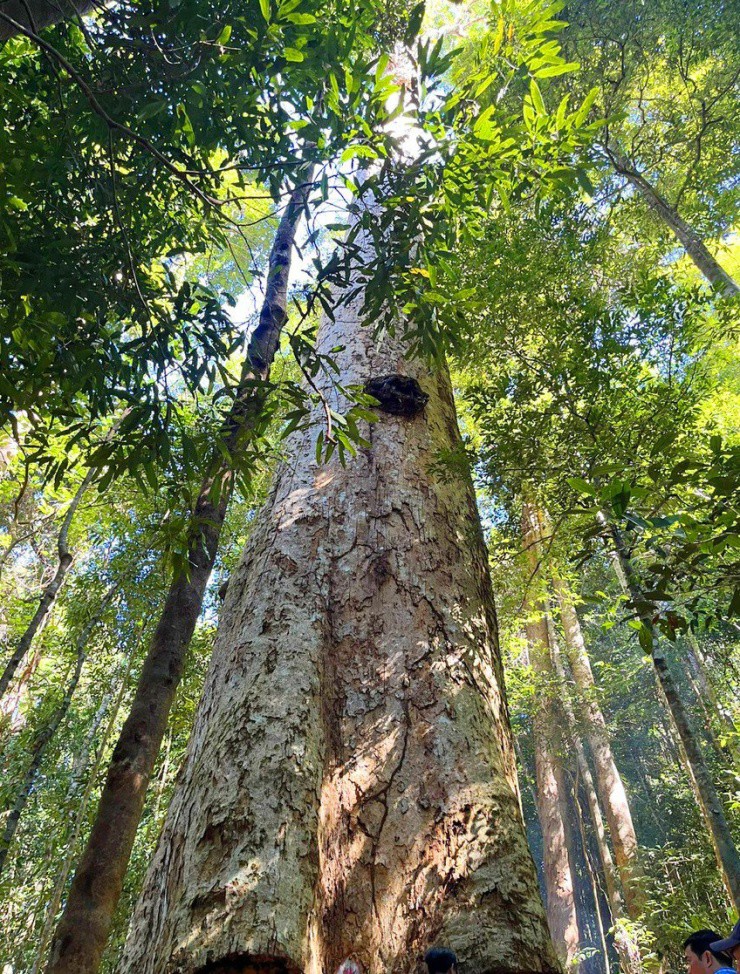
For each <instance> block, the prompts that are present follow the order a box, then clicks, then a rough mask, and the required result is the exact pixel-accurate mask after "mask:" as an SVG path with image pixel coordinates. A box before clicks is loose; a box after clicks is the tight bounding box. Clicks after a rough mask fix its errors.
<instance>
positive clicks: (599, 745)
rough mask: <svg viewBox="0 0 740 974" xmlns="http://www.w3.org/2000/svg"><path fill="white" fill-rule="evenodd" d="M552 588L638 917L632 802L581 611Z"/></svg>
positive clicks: (628, 896) (640, 903)
mask: <svg viewBox="0 0 740 974" xmlns="http://www.w3.org/2000/svg"><path fill="white" fill-rule="evenodd" d="M553 587H554V589H555V592H556V595H557V598H558V604H559V606H560V616H561V619H562V623H563V632H564V635H565V646H566V650H567V653H568V661H569V663H570V666H571V671H572V673H573V677H574V679H575V682H576V686H577V687H578V691H579V695H580V700H579V702H580V703H582V704H583V707H584V709H585V717H586V720H585V733H586V739H587V741H588V745H589V747H590V748H591V754H592V755H593V759H594V770H595V774H596V788H597V791H598V795H599V800H600V801H601V805H602V807H603V808H604V812H605V814H606V821H607V824H608V825H609V834H610V836H611V840H612V843H613V845H614V858H615V859H616V864H617V869H618V870H619V876H620V879H621V883H622V888H623V890H624V900H625V906H626V908H627V912H628V914H629V916H631V917H632V918H633V919H634V918H636V917H637V916H639V914H640V913H641V912H642V911H643V909H644V906H645V896H644V890H643V889H642V885H641V879H642V876H643V873H642V869H641V866H640V858H639V847H638V844H637V835H636V833H635V827H634V825H633V823H632V814H631V812H630V806H629V799H628V798H627V792H626V790H625V787H624V783H623V781H622V776H621V775H620V773H619V769H618V768H617V764H616V761H615V760H614V754H613V752H612V747H611V742H610V740H609V731H608V729H607V726H606V721H605V720H604V714H603V713H602V711H601V707H600V706H599V702H598V696H597V689H596V683H595V681H594V676H593V672H592V670H591V662H590V660H589V657H588V651H587V650H586V644H585V642H584V640H583V632H582V631H581V625H580V622H579V621H578V613H577V612H576V609H575V606H574V605H573V601H572V599H571V597H570V593H569V591H568V587H567V585H566V583H565V582H564V581H563V580H562V579H558V578H555V579H554V580H553ZM584 783H585V777H584Z"/></svg>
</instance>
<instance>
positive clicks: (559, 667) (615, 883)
mask: <svg viewBox="0 0 740 974" xmlns="http://www.w3.org/2000/svg"><path fill="white" fill-rule="evenodd" d="M562 585H563V583H562V582H561V583H560V588H561V590H562ZM571 608H572V606H571ZM573 612H574V613H575V609H573ZM576 621H577V620H576ZM579 631H580V627H579ZM549 635H550V655H551V659H552V665H553V670H554V672H555V676H556V677H557V680H558V682H559V684H560V687H561V688H562V693H561V695H560V698H559V699H560V703H561V707H562V711H563V714H564V716H565V720H566V724H567V732H568V738H569V740H570V743H571V745H572V747H573V750H574V752H575V755H576V762H577V765H578V774H579V777H580V779H581V784H582V787H583V791H584V794H585V795H586V801H587V803H588V810H589V815H590V816H591V824H592V825H593V829H594V837H595V839H596V847H597V849H598V850H599V859H600V861H601V870H602V873H603V876H604V885H605V887H606V897H607V901H608V903H609V910H610V912H611V915H612V922H613V927H614V946H615V948H616V950H617V953H618V955H619V963H620V967H621V969H622V971H623V972H624V974H637V972H639V971H641V970H642V961H641V958H640V951H639V947H638V945H637V944H636V943H635V940H634V937H633V936H632V934H631V931H630V930H629V928H628V926H625V924H624V923H623V922H622V921H623V920H624V918H625V914H626V912H627V911H626V909H625V900H626V896H625V895H624V888H623V886H622V885H621V883H620V875H619V874H618V873H617V868H616V866H615V864H614V858H613V857H612V852H611V849H610V848H609V841H608V839H607V835H606V829H605V827H604V817H603V815H602V812H601V805H600V804H599V795H598V793H597V785H596V784H595V782H594V777H593V775H592V774H591V768H590V766H589V763H588V758H587V756H586V750H585V748H584V746H583V742H582V741H581V738H580V735H579V731H578V720H577V718H576V713H575V710H574V708H573V703H572V700H571V695H570V680H569V679H568V673H567V672H566V669H565V664H564V662H563V659H562V656H561V654H560V648H559V646H558V643H557V639H556V638H555V637H554V633H553V632H552V630H550V633H549ZM566 645H567V642H566ZM584 653H585V646H584ZM586 659H587V661H588V657H586ZM589 671H590V666H589ZM579 689H580V688H579ZM600 712H601V711H599V713H600ZM602 720H603V715H602ZM604 729H605V730H606V726H604ZM592 753H593V748H592ZM594 765H595V766H596V767H597V774H598V762H597V761H596V759H595V758H594ZM615 770H616V769H615ZM620 780H621V779H620ZM576 801H577V802H578V791H577V789H576ZM630 822H631V820H630ZM610 834H611V836H612V842H614V833H613V832H611V833H610ZM584 856H585V857H586V861H587V864H588V865H589V871H591V866H590V863H589V860H588V849H587V846H586V841H585V837H584ZM629 878H630V879H632V878H633V875H632V874H631V873H630V874H629ZM595 902H596V906H597V911H598V897H597V896H595ZM599 919H600V915H599Z"/></svg>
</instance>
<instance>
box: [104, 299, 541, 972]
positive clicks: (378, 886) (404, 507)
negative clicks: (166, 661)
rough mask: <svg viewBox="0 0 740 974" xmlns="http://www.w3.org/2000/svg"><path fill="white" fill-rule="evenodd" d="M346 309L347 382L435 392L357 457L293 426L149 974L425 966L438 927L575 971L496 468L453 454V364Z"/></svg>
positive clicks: (235, 614) (197, 734)
mask: <svg viewBox="0 0 740 974" xmlns="http://www.w3.org/2000/svg"><path fill="white" fill-rule="evenodd" d="M336 317H337V320H336V322H335V323H332V322H329V321H324V323H323V325H322V328H321V334H320V346H321V349H322V350H323V351H325V352H326V351H328V350H329V349H331V348H333V347H334V346H337V345H340V344H344V345H345V346H346V347H345V350H344V351H343V352H341V353H340V354H339V355H337V356H336V358H337V361H338V363H339V365H340V367H341V371H342V381H343V382H344V383H358V384H360V385H363V386H364V385H365V384H366V383H368V382H369V381H371V380H372V379H373V378H375V377H382V378H383V393H384V395H385V394H388V395H389V396H390V399H391V400H392V399H393V389H392V388H391V387H389V385H388V381H389V379H390V378H391V377H393V376H394V375H399V374H400V375H403V376H405V377H406V379H416V380H417V382H418V384H419V389H420V390H421V392H420V393H419V391H418V390H417V389H416V387H415V386H414V385H413V384H410V385H409V384H408V383H404V384H402V388H401V389H400V393H401V394H402V397H403V399H404V402H405V403H408V401H409V399H411V400H414V403H415V405H414V408H413V409H411V408H408V409H406V408H404V409H399V410H389V409H387V408H386V409H379V410H378V417H379V418H378V421H377V423H375V424H372V425H370V427H369V429H368V430H367V433H366V435H367V437H368V439H369V440H370V444H371V445H370V446H369V447H368V448H367V449H362V450H361V451H360V452H359V454H358V456H357V457H356V458H355V459H350V460H349V461H348V463H347V466H346V467H342V466H341V464H340V463H339V462H338V460H337V459H336V457H335V458H334V459H333V460H332V461H331V462H329V463H328V464H326V465H323V466H322V465H319V464H317V463H316V462H315V460H314V443H315V438H316V435H317V427H316V426H314V427H313V428H312V429H310V430H308V431H298V432H297V433H295V434H294V435H293V438H292V442H291V445H290V456H289V459H288V461H287V462H286V463H285V464H284V465H283V467H282V469H281V470H280V472H279V473H278V476H277V479H276V482H275V484H274V487H273V491H272V495H271V498H270V500H269V502H268V504H267V505H266V507H265V509H264V510H263V511H262V513H261V515H260V518H259V521H258V524H256V525H255V527H254V529H253V532H252V534H251V537H250V541H249V544H248V546H247V549H246V551H245V552H244V554H243V556H242V559H241V562H240V564H239V566H238V568H237V569H236V570H235V572H234V574H233V575H232V578H231V582H230V584H229V587H228V592H227V595H226V600H225V604H224V608H223V616H222V620H221V625H220V629H219V635H218V639H217V644H216V649H215V652H214V656H213V660H212V663H211V667H210V670H209V673H208V676H207V678H206V685H205V690H204V694H203V698H202V701H201V704H200V708H199V711H198V715H197V718H196V723H195V728H194V731H193V735H192V739H191V742H190V746H189V750H188V754H187V758H186V761H185V765H184V767H183V770H182V772H181V776H180V779H179V782H178V785H177V788H176V792H175V795H174V798H173V801H172V804H171V807H170V810H169V813H168V816H167V820H166V824H165V827H164V831H163V835H162V837H161V840H160V842H159V846H158V849H157V852H156V854H155V857H154V860H153V863H152V865H151V868H150V870H149V874H148V877H147V879H146V882H145V886H144V890H143V893H142V896H141V899H140V902H139V904H138V907H137V909H136V911H135V915H134V919H133V922H132V928H131V931H130V934H129V939H128V943H127V946H126V949H125V954H124V960H123V964H122V968H121V970H122V971H124V972H127V974H133V972H136V974H154V972H156V974H164V972H167V974H174V972H178V974H206V972H211V974H216V972H220V974H226V972H235V974H236V972H239V974H245V972H248V971H249V972H251V971H257V970H259V971H266V972H267V971H273V972H276V971H286V972H297V971H304V972H306V974H319V972H326V974H334V972H336V971H337V968H338V967H339V966H340V964H341V963H342V962H343V961H344V960H346V959H348V958H351V959H353V960H354V961H356V962H357V963H358V964H359V965H360V967H361V969H362V970H363V972H367V974H381V972H382V974H385V972H388V971H393V972H398V974H403V972H416V971H418V970H421V966H420V965H421V958H422V956H423V953H424V951H425V950H426V949H427V948H428V947H430V946H432V945H434V944H438V945H444V946H448V947H452V948H453V949H454V950H456V951H457V953H458V955H459V956H460V958H461V960H462V961H464V964H465V971H466V972H467V974H483V972H494V971H501V972H504V971H505V972H525V971H532V972H534V971H538V972H539V971H554V970H556V968H557V962H556V960H555V956H554V952H553V949H552V945H551V943H550V940H549V936H548V932H547V927H546V924H545V920H544V915H543V909H542V905H541V901H540V897H539V893H538V890H537V881H536V876H535V871H534V868H533V864H532V861H531V857H530V854H529V851H528V848H527V844H526V839H525V834H524V828H523V824H522V819H521V814H520V809H519V800H518V792H517V784H516V779H515V770H514V758H513V752H512V745H511V740H510V731H509V724H508V715H507V711H506V704H505V700H504V694H503V683H502V675H501V665H500V660H499V655H498V647H497V642H496V629H495V614H494V607H493V599H492V593H491V590H490V583H489V576H488V570H487V557H486V549H485V546H484V543H483V539H482V536H481V531H480V525H479V520H478V515H477V510H476V506H475V499H474V495H473V489H472V484H471V481H470V478H469V476H468V475H467V474H466V473H465V474H463V473H461V472H460V471H459V469H458V468H457V466H455V467H450V469H446V470H443V471H440V470H439V456H440V451H441V450H449V449H452V448H456V447H457V446H458V445H459V442H460V440H459V433H458V429H457V423H456V418H455V407H454V403H453V399H452V393H451V388H450V383H449V378H448V375H447V372H446V370H445V369H443V368H442V369H439V370H437V371H436V372H433V373H431V372H429V371H428V369H427V368H426V367H425V365H424V364H423V363H421V362H418V361H413V362H408V361H406V360H405V359H404V357H403V346H402V344H401V342H400V341H399V340H398V339H385V340H384V342H383V343H382V344H378V343H376V342H375V341H374V339H373V336H372V331H371V329H368V328H363V327H362V326H361V324H360V319H359V313H358V308H357V306H354V307H349V308H344V309H340V310H338V311H337V316H336ZM391 386H392V382H391ZM425 396H428V401H426V400H425V399H424V397H425ZM320 414H321V410H317V414H316V418H317V420H318V417H320ZM319 421H320V420H319ZM435 470H436V473H435Z"/></svg>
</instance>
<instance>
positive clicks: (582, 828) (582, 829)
mask: <svg viewBox="0 0 740 974" xmlns="http://www.w3.org/2000/svg"><path fill="white" fill-rule="evenodd" d="M580 770H581V764H580V760H579V762H578V771H579V773H578V774H577V775H576V779H575V781H574V783H573V802H574V805H575V809H576V816H577V818H578V831H579V834H580V837H581V848H582V849H583V862H584V864H585V866H586V872H587V873H588V878H589V884H590V886H591V898H592V900H593V902H594V912H595V918H596V925H597V929H598V931H599V942H600V944H601V960H602V964H603V965H604V974H611V965H610V964H609V946H608V944H607V942H606V933H605V931H604V921H603V918H602V915H601V894H602V889H601V885H600V883H599V875H598V872H597V870H596V867H595V866H594V863H593V861H592V858H591V853H590V850H589V848H588V834H587V832H586V821H585V819H586V816H585V814H584V811H583V804H582V802H581V797H580V790H581V781H580ZM595 794H596V792H594V795H595ZM596 804H597V807H598V801H597V803H596ZM589 807H590V800H589ZM599 811H600V810H599ZM603 824H604V823H603V820H602V823H601V826H602V828H603ZM610 855H611V853H610ZM600 861H601V862H602V865H603V858H602V859H600ZM612 865H613V864H612ZM614 875H615V877H616V871H615V873H614ZM619 959H620V966H621V968H622V970H623V971H625V974H626V972H627V971H629V970H630V968H628V967H627V968H626V967H625V966H624V964H623V963H622V957H621V955H620V958H619Z"/></svg>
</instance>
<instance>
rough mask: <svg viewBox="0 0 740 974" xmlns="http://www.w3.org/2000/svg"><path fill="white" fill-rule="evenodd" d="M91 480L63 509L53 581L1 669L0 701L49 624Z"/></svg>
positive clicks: (91, 472) (89, 478)
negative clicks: (77, 515) (72, 530)
mask: <svg viewBox="0 0 740 974" xmlns="http://www.w3.org/2000/svg"><path fill="white" fill-rule="evenodd" d="M94 476H95V471H94V470H89V471H88V473H87V475H86V476H85V479H84V480H83V481H82V483H81V484H80V486H79V487H78V488H77V493H76V494H75V496H74V497H73V498H72V501H71V503H70V505H69V507H68V508H67V513H66V514H65V516H64V520H63V521H62V527H61V529H60V531H59V538H58V541H57V553H58V558H59V560H58V562H57V569H56V571H55V572H54V577H53V578H52V579H51V581H50V582H49V584H48V585H47V586H46V587H45V588H44V591H43V592H42V594H41V600H40V602H39V606H38V608H37V609H36V612H35V613H34V616H33V619H31V621H30V622H29V624H28V627H27V628H26V631H25V632H24V633H23V635H22V636H21V638H20V639H19V640H18V645H17V646H16V649H15V652H14V653H13V655H12V656H11V657H10V659H9V660H8V662H7V663H6V665H5V669H4V670H3V673H2V675H1V676H0V697H2V696H3V694H4V693H5V691H6V690H7V689H8V686H9V684H10V681H11V680H12V679H13V677H14V676H15V672H16V670H17V669H18V667H19V666H20V664H21V663H22V662H23V660H24V659H25V657H26V653H27V652H28V650H29V649H30V648H31V644H32V643H33V640H34V637H35V636H37V635H38V634H39V633H40V632H42V630H43V628H44V626H45V625H46V623H47V622H48V621H49V616H50V615H51V610H52V609H53V608H54V604H55V602H56V600H57V596H58V595H59V592H60V591H61V588H62V585H63V584H64V580H65V578H66V577H67V574H68V572H69V569H70V568H71V567H72V561H73V558H72V555H71V553H70V551H69V547H68V545H67V539H68V537H69V529H70V527H71V525H72V520H73V518H74V516H75V512H76V511H77V508H78V507H79V506H80V503H81V501H82V498H83V497H84V495H85V491H86V490H87V488H88V487H89V486H90V484H91V483H92V480H93V477H94Z"/></svg>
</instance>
